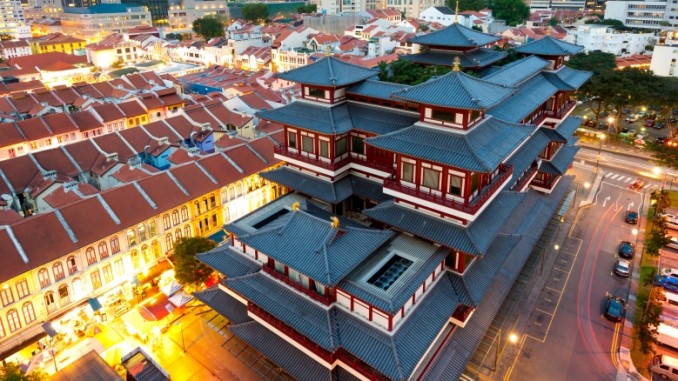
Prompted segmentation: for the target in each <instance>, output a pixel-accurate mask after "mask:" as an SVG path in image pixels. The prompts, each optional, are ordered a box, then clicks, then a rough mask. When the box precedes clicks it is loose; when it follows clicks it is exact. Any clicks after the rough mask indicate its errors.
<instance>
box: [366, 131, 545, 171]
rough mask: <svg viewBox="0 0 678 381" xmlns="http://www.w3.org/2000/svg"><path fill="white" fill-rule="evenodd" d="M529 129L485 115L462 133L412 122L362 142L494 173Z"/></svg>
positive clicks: (446, 163) (426, 158)
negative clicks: (412, 123) (480, 121)
mask: <svg viewBox="0 0 678 381" xmlns="http://www.w3.org/2000/svg"><path fill="white" fill-rule="evenodd" d="M532 131H534V126H532V125H522V124H513V123H509V122H504V121H502V120H499V119H497V118H488V119H485V120H484V121H483V122H482V123H481V124H479V125H477V126H475V127H474V128H473V129H472V130H470V131H469V132H468V133H465V134H464V133H460V132H458V131H452V130H450V131H445V130H443V129H438V128H431V127H424V126H420V125H414V126H412V127H409V128H406V129H403V130H401V131H397V132H393V133H390V134H386V135H381V136H375V137H372V138H367V139H365V143H367V144H369V145H371V146H374V147H377V148H381V149H384V150H387V151H392V152H398V153H399V154H403V155H408V156H412V157H417V158H420V159H424V160H429V161H432V162H435V163H439V164H444V165H450V166H453V167H456V168H460V169H466V170H469V171H475V172H493V171H495V170H496V169H497V167H498V166H499V164H501V163H502V162H503V161H504V160H505V159H506V158H507V157H508V156H509V154H510V153H511V152H513V150H515V148H516V147H517V146H518V145H519V144H520V143H521V141H522V140H523V139H525V138H527V137H528V136H529V135H530V133H531V132H532Z"/></svg>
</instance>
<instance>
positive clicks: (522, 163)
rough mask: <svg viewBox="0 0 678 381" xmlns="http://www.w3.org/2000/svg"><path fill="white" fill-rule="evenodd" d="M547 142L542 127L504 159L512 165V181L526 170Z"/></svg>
mask: <svg viewBox="0 0 678 381" xmlns="http://www.w3.org/2000/svg"><path fill="white" fill-rule="evenodd" d="M549 142H550V139H549V138H548V137H547V136H546V134H544V132H543V129H542V128H540V129H538V130H537V131H536V132H535V133H534V134H533V135H532V136H531V137H530V139H529V140H528V141H527V142H525V144H523V145H522V146H521V147H520V149H518V151H517V152H516V153H514V154H513V156H511V157H510V158H509V159H508V160H507V161H506V162H507V163H509V164H511V165H513V176H512V180H513V181H516V180H518V178H520V177H521V176H522V175H523V174H524V173H525V171H527V170H528V168H529V167H530V166H531V165H532V163H534V161H535V159H536V158H537V156H538V155H539V153H540V152H542V151H543V150H544V148H546V146H547V145H548V144H549Z"/></svg>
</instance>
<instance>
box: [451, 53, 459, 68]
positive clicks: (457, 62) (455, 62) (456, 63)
mask: <svg viewBox="0 0 678 381" xmlns="http://www.w3.org/2000/svg"><path fill="white" fill-rule="evenodd" d="M459 63H460V60H459V56H454V66H453V67H452V71H459Z"/></svg>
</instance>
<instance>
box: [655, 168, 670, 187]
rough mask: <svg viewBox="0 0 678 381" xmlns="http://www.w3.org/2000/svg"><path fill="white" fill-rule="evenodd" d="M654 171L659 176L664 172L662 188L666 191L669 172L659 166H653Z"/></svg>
mask: <svg viewBox="0 0 678 381" xmlns="http://www.w3.org/2000/svg"><path fill="white" fill-rule="evenodd" d="M652 172H653V173H654V175H655V176H657V177H659V175H661V173H662V172H664V179H663V180H662V188H661V190H662V192H663V191H664V187H665V186H666V174H667V172H666V171H662V169H661V168H659V167H654V168H652ZM672 182H673V181H672ZM671 186H673V184H671Z"/></svg>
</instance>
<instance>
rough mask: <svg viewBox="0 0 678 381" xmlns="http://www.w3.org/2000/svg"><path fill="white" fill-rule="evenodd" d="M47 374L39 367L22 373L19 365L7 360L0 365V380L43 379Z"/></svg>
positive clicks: (28, 380)
mask: <svg viewBox="0 0 678 381" xmlns="http://www.w3.org/2000/svg"><path fill="white" fill-rule="evenodd" d="M45 380H47V375H45V373H43V372H42V371H41V370H40V369H38V370H36V371H34V372H32V373H31V374H24V373H23V372H22V371H21V367H20V366H19V365H18V364H17V363H14V362H8V363H7V364H5V365H4V366H2V367H0V381H45Z"/></svg>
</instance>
